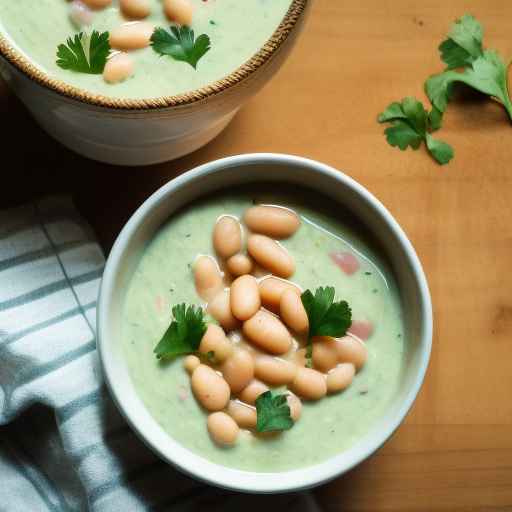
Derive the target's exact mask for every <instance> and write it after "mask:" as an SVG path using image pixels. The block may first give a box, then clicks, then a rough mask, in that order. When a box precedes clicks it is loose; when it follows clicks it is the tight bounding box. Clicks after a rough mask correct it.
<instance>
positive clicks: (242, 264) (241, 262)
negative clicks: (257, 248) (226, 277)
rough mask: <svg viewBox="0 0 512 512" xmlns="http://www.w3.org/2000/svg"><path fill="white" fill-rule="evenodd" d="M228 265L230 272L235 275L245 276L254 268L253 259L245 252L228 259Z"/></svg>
mask: <svg viewBox="0 0 512 512" xmlns="http://www.w3.org/2000/svg"><path fill="white" fill-rule="evenodd" d="M226 267H227V269H228V270H229V273H230V274H232V275H234V276H243V275H245V274H250V273H251V272H252V269H253V265H252V260H251V258H249V256H246V255H245V254H235V255H234V256H231V258H229V259H228V261H226Z"/></svg>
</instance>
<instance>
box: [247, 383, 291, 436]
mask: <svg viewBox="0 0 512 512" xmlns="http://www.w3.org/2000/svg"><path fill="white" fill-rule="evenodd" d="M256 418H257V419H256V431H257V432H275V431H278V430H289V429H291V428H292V427H293V420H292V417H291V413H290V407H289V406H288V402H287V400H286V395H274V394H272V391H265V393H262V394H261V395H260V396H259V397H258V398H257V399H256Z"/></svg>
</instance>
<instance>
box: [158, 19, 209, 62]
mask: <svg viewBox="0 0 512 512" xmlns="http://www.w3.org/2000/svg"><path fill="white" fill-rule="evenodd" d="M151 46H152V47H153V50H155V52H157V53H159V54H160V55H169V56H171V57H172V58H173V59H175V60H179V61H183V62H187V63H188V64H190V65H191V66H192V67H193V68H194V69H196V68H197V63H198V61H199V59H200V58H201V57H203V56H204V55H205V53H206V52H208V50H210V48H211V46H210V38H209V37H208V36H207V35H206V34H201V35H200V36H199V37H198V38H197V39H194V31H193V30H192V29H191V28H189V27H187V26H183V27H174V26H172V27H171V32H168V31H167V30H165V29H163V28H156V29H155V31H154V32H153V35H152V36H151Z"/></svg>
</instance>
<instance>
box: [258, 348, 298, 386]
mask: <svg viewBox="0 0 512 512" xmlns="http://www.w3.org/2000/svg"><path fill="white" fill-rule="evenodd" d="M297 369H298V367H297V365H295V364H293V363H292V362H290V361H287V360H286V359H281V358H279V357H272V356H267V355H263V354H262V355H258V356H256V357H255V359H254V374H255V375H256V378H258V379H260V380H262V381H263V382H266V383H267V384H270V385H271V386H283V385H285V384H289V383H290V382H292V381H293V379H294V378H295V375H296V374H297Z"/></svg>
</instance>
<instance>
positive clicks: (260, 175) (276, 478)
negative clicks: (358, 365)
mask: <svg viewBox="0 0 512 512" xmlns="http://www.w3.org/2000/svg"><path fill="white" fill-rule="evenodd" d="M257 182H284V183H290V184H295V185H302V186H303V187H307V188H308V189H309V190H311V193H312V194H314V193H315V192H320V193H322V194H323V195H324V196H327V197H328V198H331V199H332V201H334V202H338V203H339V204H340V205H343V207H344V208H346V209H348V210H349V211H350V212H352V213H353V214H354V215H355V217H356V218H357V219H359V220H360V221H361V222H362V224H363V225H364V226H366V228H367V229H368V230H369V232H370V233H371V235H372V236H373V237H374V238H375V239H376V240H377V241H378V242H380V244H381V246H382V248H383V250H384V251H385V252H386V255H387V258H388V260H389V262H390V264H391V266H392V268H393V271H394V273H395V276H396V279H397V282H398V287H399V290H400V294H401V299H402V307H403V313H404V319H405V324H406V325H405V329H406V339H407V346H408V348H407V351H406V358H407V364H406V367H405V373H404V376H403V379H402V382H401V386H400V389H399V391H398V393H397V395H396V397H395V399H394V401H393V402H392V403H391V404H390V406H389V408H388V410H387V411H386V414H385V416H384V417H382V418H381V419H380V421H379V422H378V423H376V424H375V425H374V427H373V429H372V430H371V431H370V432H369V433H368V434H367V435H366V436H365V437H364V438H362V439H361V440H360V441H359V442H357V443H356V444H355V445H354V446H352V447H351V448H350V449H349V450H347V451H344V452H342V453H339V454H337V455H334V456H333V457H331V458H330V459H328V460H326V461H325V462H323V463H321V464H318V465H315V466H311V467H307V468H301V469H295V470H292V471H285V472H280V473H254V472H247V471H239V470H235V469H230V468H227V467H223V466H220V465H218V464H215V463H213V462H210V461H208V460H206V459H204V458H202V457H200V456H199V455H197V454H195V453H192V452H191V451H189V450H188V449H187V448H185V447H183V446H181V445H180V444H178V443H177V442H175V441H174V440H173V439H172V438H171V437H170V436H169V435H168V434H166V433H165V432H164V430H163V429H162V428H161V427H160V425H159V424H158V423H157V422H156V421H155V420H154V419H153V417H152V416H151V414H150V413H149V412H148V410H147V409H146V408H145V406H144V405H143V403H142V401H141V400H140V399H139V397H138V395H137V392H136V390H135V388H134V386H133V383H132V381H131V379H130V376H129V374H128V369H127V365H126V364H125V361H124V358H123V355H122V353H121V348H122V347H121V342H120V331H121V308H122V304H123V297H124V294H125V290H126V288H127V286H128V283H129V282H130V278H131V276H132V274H133V272H134V269H135V267H136V265H137V263H138V261H139V258H140V256H141V253H142V251H143V248H144V246H145V244H146V243H147V242H148V241H150V240H151V238H152V237H153V236H154V234H155V232H156V231H157V230H158V228H159V227H160V226H161V225H162V224H163V223H164V222H165V221H166V220H167V219H168V218H169V217H170V216H172V215H173V213H174V212H176V211H177V210H178V209H179V208H181V207H183V206H184V205H186V204H188V203H190V202H191V201H193V200H196V199H198V198H199V197H202V196H204V195H206V194H209V193H212V192H215V191H218V190H226V189H228V188H229V187H231V186H235V185H243V184H250V183H257ZM431 340H432V305H431V302H430V294H429V290H428V286H427V281H426V279H425V275H424V273H423V270H422V267H421V264H420V262H419V260H418V257H417V256H416V253H415V251H414V249H413V247H412V245H411V243H410V242H409V240H408V239H407V237H406V235H405V234H404V232H403V231H402V229H401V228H400V226H399V225H398V224H397V222H396V221H395V220H394V219H393V217H392V216H391V214H390V213H389V212H388V211H387V210H386V208H385V207H384V206H383V205H382V204H381V203H380V202H379V201H378V200H377V199H376V198H375V197H374V196H373V195H371V194H370V193H369V192H368V191H367V190H366V189H365V188H363V187H362V186H361V185H359V184H358V183H356V182H355V181H354V180H353V179H351V178H349V177H348V176H347V175H345V174H343V173H342V172H340V171H337V170H335V169H333V168H331V167H328V166H327V165H323V164H321V163H318V162H315V161H312V160H307V159H304V158H300V157H296V156H289V155H277V154H248V155H239V156H234V157H229V158H224V159H222V160H217V161H214V162H210V163H207V164H205V165H202V166H200V167H198V168H196V169H194V170H192V171H189V172H187V173H185V174H183V175H182V176H180V177H178V178H176V179H174V180H172V181H170V182H169V183H167V184H166V185H164V186H163V187H162V188H160V189H159V190H158V191H157V192H155V193H154V194H153V195H152V196H151V197H150V198H149V199H147V200H146V201H145V202H144V204H143V205H142V206H141V207H140V208H139V209H138V210H137V211H136V212H135V213H134V215H133V216H132V218H131V219H130V220H129V221H128V223H127V224H126V226H125V227H124V229H123V230H122V231H121V234H120V235H119V237H118V239H117V240H116V242H115V244H114V247H113V249H112V252H111V253H110V256H109V258H108V261H107V264H106V267H105V274H104V277H103V282H102V285H101V291H100V298H99V304H98V350H99V353H100V358H101V361H102V364H103V369H104V375H105V379H106V382H107V384H108V387H109V388H110V391H111V393H112V396H113V398H114V400H115V402H116V404H117V406H118V407H119V409H120V411H121V412H122V413H123V414H124V416H125V418H126V420H127V421H128V423H129V424H130V425H131V426H132V428H133V429H134V430H135V431H136V432H137V433H138V434H139V436H140V437H141V438H142V439H143V441H144V442H145V443H146V444H147V445H148V446H149V447H150V448H151V449H152V450H153V451H154V452H155V453H156V454H158V455H159V456H160V457H161V458H163V459H164V460H166V461H168V462H169V463H171V464H173V465H175V466H176V467H177V468H179V469H181V470H182V471H184V472H186V473H188V474H190V475H192V476H193V477H196V478H198V479H201V480H204V481H206V482H208V483H211V484H214V485H218V486H221V487H225V488H230V489H236V490H239V491H247V492H261V493H271V492H284V491H291V490H296V489H303V488H307V487H311V486H314V485H318V484H320V483H322V482H325V481H327V480H329V479H332V478H334V477H336V476H339V475H341V474H342V473H344V472H346V471H348V470H349V469H351V468H352V467H354V466H355V465H356V464H359V463H360V462H361V461H362V460H364V459H365V458H366V457H368V456H369V455H371V454H372V453H373V452H374V451H375V450H377V449H378V448H379V447H380V446H381V445H382V443H384V441H386V439H387V438H388V437H389V436H390V435H391V434H392V433H393V431H394V430H395V429H396V428H397V427H398V426H399V424H400V423H401V421H402V420H403V419H404V417H405V415H406V414H407V412H408V410H409V408H410V407H411V405H412V403H413V401H414V399H415V397H416V395H417V393H418V391H419V389H420V386H421V384H422V382H423V378H424V375H425V371H426V368H427V365H428V361H429V357H430V349H431Z"/></svg>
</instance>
